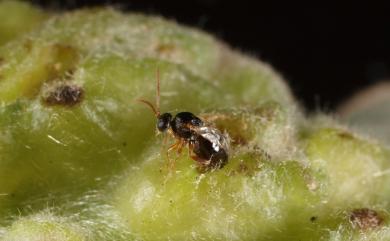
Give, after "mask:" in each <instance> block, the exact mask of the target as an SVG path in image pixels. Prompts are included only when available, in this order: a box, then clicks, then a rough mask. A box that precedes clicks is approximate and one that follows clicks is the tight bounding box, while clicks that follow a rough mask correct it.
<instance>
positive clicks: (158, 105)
mask: <svg viewBox="0 0 390 241" xmlns="http://www.w3.org/2000/svg"><path fill="white" fill-rule="evenodd" d="M156 81H157V88H156V113H157V114H156V115H157V116H159V115H160V69H159V68H158V67H157V70H156Z"/></svg>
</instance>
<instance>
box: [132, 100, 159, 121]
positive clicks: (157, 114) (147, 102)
mask: <svg viewBox="0 0 390 241" xmlns="http://www.w3.org/2000/svg"><path fill="white" fill-rule="evenodd" d="M137 101H139V102H141V103H144V104H145V105H147V106H149V107H150V109H152V111H153V113H154V114H155V115H156V117H159V116H160V113H159V112H157V110H156V108H155V107H154V106H153V104H152V103H150V102H149V101H147V100H143V99H138V100H137Z"/></svg>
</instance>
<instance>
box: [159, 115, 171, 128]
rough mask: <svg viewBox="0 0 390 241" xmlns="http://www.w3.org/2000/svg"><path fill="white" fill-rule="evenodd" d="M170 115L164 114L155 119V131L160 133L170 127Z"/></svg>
mask: <svg viewBox="0 0 390 241" xmlns="http://www.w3.org/2000/svg"><path fill="white" fill-rule="evenodd" d="M171 120H172V115H171V114H170V113H164V114H162V115H160V116H158V117H157V129H158V130H159V131H160V132H165V131H166V130H167V129H168V128H169V127H170V122H171Z"/></svg>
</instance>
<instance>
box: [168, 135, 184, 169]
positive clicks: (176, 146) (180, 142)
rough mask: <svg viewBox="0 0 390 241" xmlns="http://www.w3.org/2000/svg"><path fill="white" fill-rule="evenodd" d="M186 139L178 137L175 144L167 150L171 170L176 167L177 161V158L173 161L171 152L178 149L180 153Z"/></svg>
mask: <svg viewBox="0 0 390 241" xmlns="http://www.w3.org/2000/svg"><path fill="white" fill-rule="evenodd" d="M183 144H184V141H183V140H182V139H178V140H177V141H176V142H175V143H174V144H172V145H171V146H170V147H169V148H168V150H167V158H168V168H169V170H174V169H175V161H176V158H175V159H174V160H173V161H172V159H171V157H170V156H169V153H170V152H172V151H173V150H177V152H178V153H180V152H181V149H182V147H183Z"/></svg>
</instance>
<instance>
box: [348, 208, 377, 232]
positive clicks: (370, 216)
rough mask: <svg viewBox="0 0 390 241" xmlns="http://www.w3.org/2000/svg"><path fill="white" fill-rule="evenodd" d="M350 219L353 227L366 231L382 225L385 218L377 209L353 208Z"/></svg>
mask: <svg viewBox="0 0 390 241" xmlns="http://www.w3.org/2000/svg"><path fill="white" fill-rule="evenodd" d="M349 221H350V222H351V224H352V227H353V228H355V229H360V230H363V231H364V230H369V229H373V228H377V227H379V226H381V225H382V224H383V221H384V220H383V217H381V216H380V215H379V214H378V212H376V211H375V210H371V209H368V208H361V209H354V210H352V212H351V214H350V216H349Z"/></svg>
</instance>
